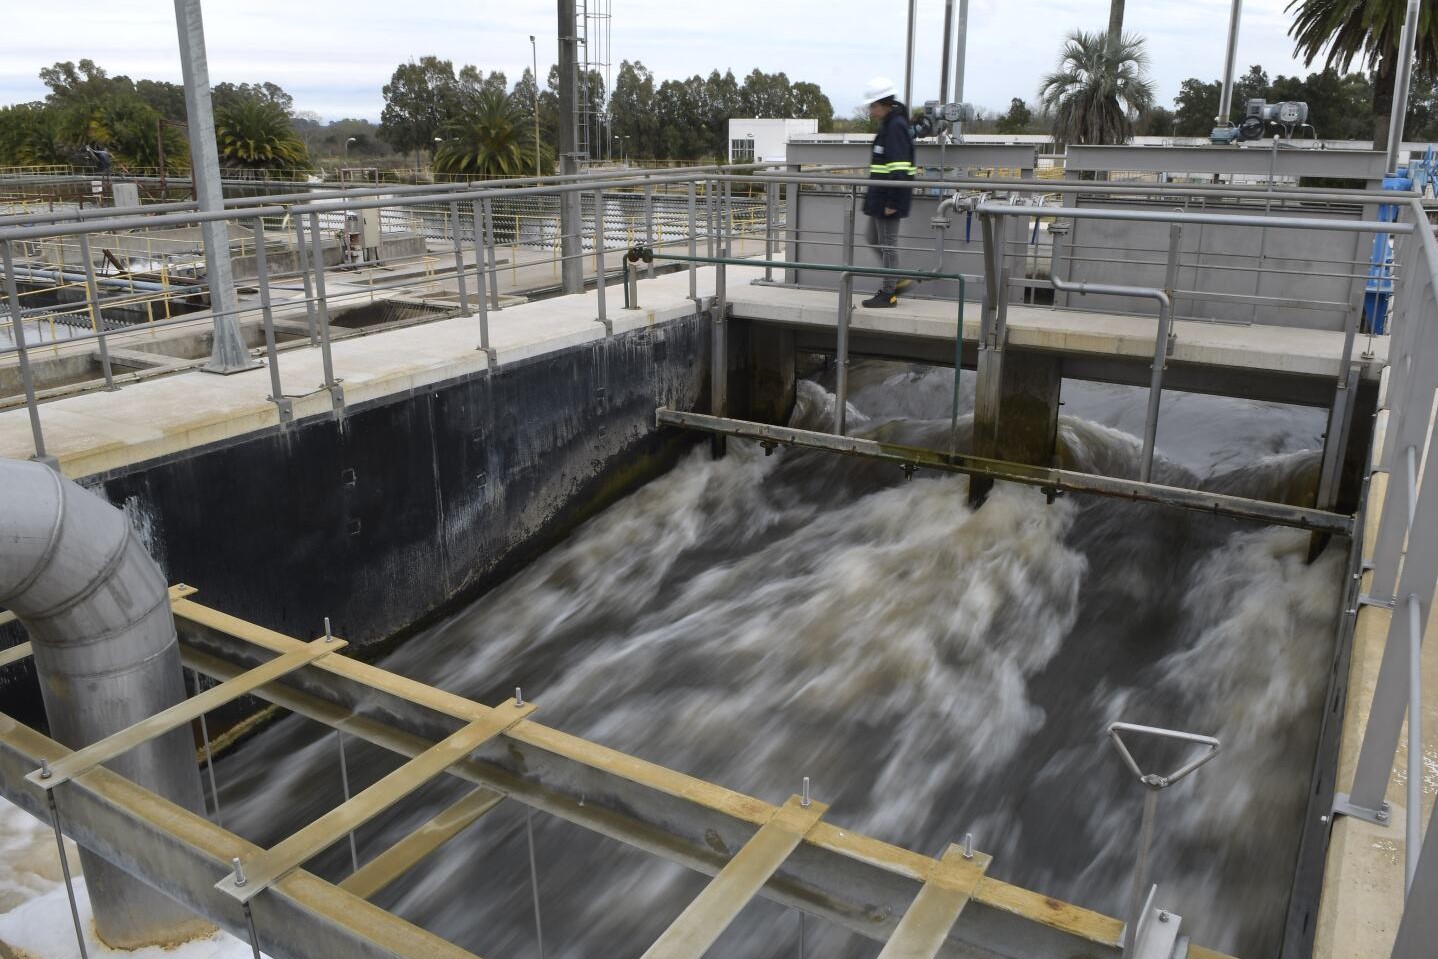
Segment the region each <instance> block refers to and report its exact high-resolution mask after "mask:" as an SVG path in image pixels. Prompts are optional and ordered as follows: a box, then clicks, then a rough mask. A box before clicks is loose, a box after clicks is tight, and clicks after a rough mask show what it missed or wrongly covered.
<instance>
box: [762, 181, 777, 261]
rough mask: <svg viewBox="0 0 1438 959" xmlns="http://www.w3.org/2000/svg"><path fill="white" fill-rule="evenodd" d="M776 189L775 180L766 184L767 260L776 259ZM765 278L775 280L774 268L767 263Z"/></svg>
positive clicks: (765, 251) (765, 231)
mask: <svg viewBox="0 0 1438 959" xmlns="http://www.w3.org/2000/svg"><path fill="white" fill-rule="evenodd" d="M776 189H777V185H776V184H774V183H773V182H769V183H765V184H764V259H766V260H772V259H774V217H775V216H776V215H777V214H776V212H775V211H776V210H777V209H778V202H777V199H778V198H777V197H776V196H775V190H776ZM764 280H765V282H768V283H772V282H774V268H773V267H772V266H769V265H767V264H766V265H765V266H764Z"/></svg>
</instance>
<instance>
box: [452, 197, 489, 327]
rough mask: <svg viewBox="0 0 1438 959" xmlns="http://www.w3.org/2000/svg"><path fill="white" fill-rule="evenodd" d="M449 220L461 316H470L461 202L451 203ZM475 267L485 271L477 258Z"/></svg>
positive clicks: (453, 201) (454, 201)
mask: <svg viewBox="0 0 1438 959" xmlns="http://www.w3.org/2000/svg"><path fill="white" fill-rule="evenodd" d="M448 220H449V238H450V245H451V246H453V247H454V276H455V279H456V281H457V282H458V284H459V315H460V316H469V287H468V285H467V284H466V283H465V282H464V247H463V246H462V245H461V243H462V241H461V240H460V238H459V201H457V200H451V201H450V203H449V218H448ZM474 266H475V269H476V270H482V269H484V264H483V263H482V262H480V261H479V259H477V258H476V260H475V262H474Z"/></svg>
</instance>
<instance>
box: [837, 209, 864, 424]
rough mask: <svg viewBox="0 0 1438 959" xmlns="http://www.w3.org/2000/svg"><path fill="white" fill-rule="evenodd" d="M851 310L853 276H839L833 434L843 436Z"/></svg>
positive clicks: (849, 230)
mask: <svg viewBox="0 0 1438 959" xmlns="http://www.w3.org/2000/svg"><path fill="white" fill-rule="evenodd" d="M857 205H858V196H857V194H855V193H854V192H853V191H850V193H849V207H848V209H846V210H845V211H844V253H843V257H844V265H845V266H847V267H850V268H852V267H853V266H854V220H855V215H854V211H855V207H856V206H857ZM853 311H854V274H852V273H850V272H848V271H845V272H843V273H840V274H839V315H838V316H837V317H836V318H835V325H836V327H837V331H838V341H837V343H836V344H835V353H836V355H835V359H834V431H835V432H836V433H838V434H839V435H840V436H846V435H847V431H848V426H849V319H850V316H851V315H852V314H853Z"/></svg>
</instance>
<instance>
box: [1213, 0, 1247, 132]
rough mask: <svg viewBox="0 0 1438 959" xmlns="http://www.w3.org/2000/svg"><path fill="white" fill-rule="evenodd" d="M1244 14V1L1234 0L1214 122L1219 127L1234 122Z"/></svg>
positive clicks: (1229, 16) (1229, 19)
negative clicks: (1240, 20)
mask: <svg viewBox="0 0 1438 959" xmlns="http://www.w3.org/2000/svg"><path fill="white" fill-rule="evenodd" d="M1242 13H1243V0H1233V10H1232V12H1230V13H1229V15H1228V52H1227V53H1225V54H1224V57H1223V93H1222V95H1220V96H1219V98H1218V116H1216V117H1214V118H1213V121H1214V123H1215V124H1216V125H1218V126H1223V125H1224V124H1227V123H1231V122H1233V70H1234V66H1235V61H1236V60H1237V59H1238V18H1239V16H1240V14H1242Z"/></svg>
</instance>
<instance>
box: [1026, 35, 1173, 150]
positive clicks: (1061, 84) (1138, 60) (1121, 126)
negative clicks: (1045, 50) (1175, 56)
mask: <svg viewBox="0 0 1438 959" xmlns="http://www.w3.org/2000/svg"><path fill="white" fill-rule="evenodd" d="M1147 72H1148V54H1147V53H1146V52H1144V48H1143V40H1142V39H1141V38H1139V37H1135V36H1131V35H1130V36H1126V37H1122V38H1121V39H1119V40H1117V41H1114V40H1112V39H1110V38H1109V37H1108V36H1107V35H1105V34H1098V33H1084V32H1083V31H1081V30H1080V31H1077V32H1075V33H1073V34H1070V35H1069V38H1068V40H1066V41H1065V42H1064V48H1063V53H1062V54H1061V55H1060V57H1059V69H1058V70H1057V71H1056V72H1054V73H1050V74H1049V75H1048V76H1046V77H1044V80H1043V85H1042V86H1041V87H1040V88H1039V98H1040V100H1041V102H1042V104H1043V106H1044V107H1045V108H1047V109H1049V110H1051V111H1052V112H1053V116H1054V136H1055V137H1056V138H1057V139H1058V140H1059V141H1060V142H1062V143H1081V144H1096V143H1124V142H1126V141H1127V140H1128V138H1129V137H1130V136H1131V135H1132V133H1133V122H1134V120H1135V119H1136V118H1137V117H1138V115H1139V114H1140V113H1143V112H1144V111H1146V110H1148V109H1149V108H1150V107H1152V106H1153V102H1154V92H1153V84H1152V83H1151V82H1150V81H1149V79H1148V76H1147Z"/></svg>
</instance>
